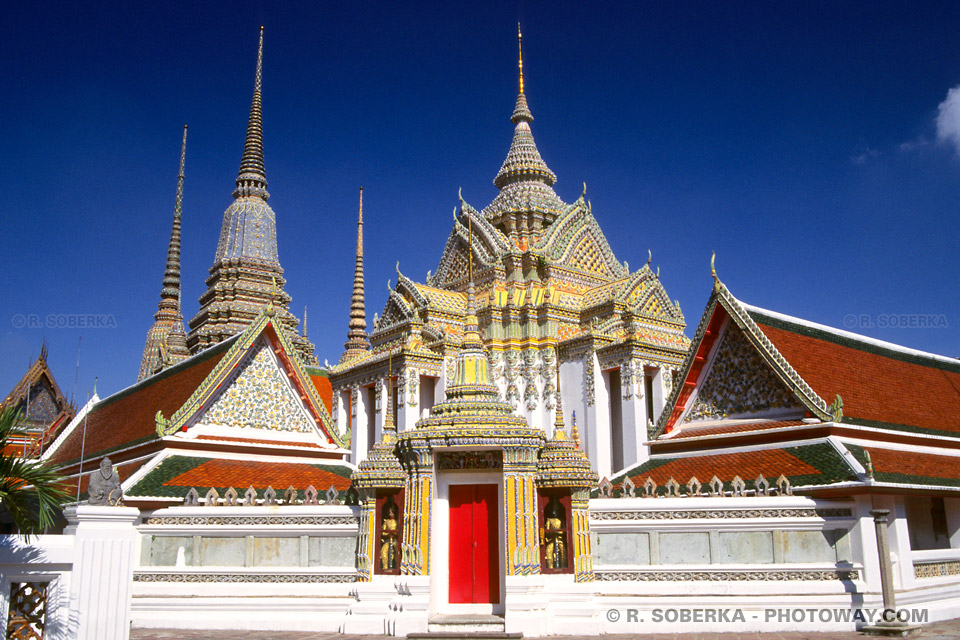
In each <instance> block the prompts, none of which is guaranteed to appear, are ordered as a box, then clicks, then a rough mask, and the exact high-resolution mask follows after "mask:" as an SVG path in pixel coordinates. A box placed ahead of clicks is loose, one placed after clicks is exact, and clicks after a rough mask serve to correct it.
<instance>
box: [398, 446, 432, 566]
mask: <svg viewBox="0 0 960 640" xmlns="http://www.w3.org/2000/svg"><path fill="white" fill-rule="evenodd" d="M406 466H407V482H406V485H405V489H406V491H405V493H406V508H405V509H404V510H403V542H402V544H401V546H400V573H402V574H403V575H412V576H422V575H428V574H429V573H430V521H431V518H432V516H433V455H432V453H431V452H430V451H425V450H418V451H414V452H412V453H410V454H409V457H408V459H407V464H406Z"/></svg>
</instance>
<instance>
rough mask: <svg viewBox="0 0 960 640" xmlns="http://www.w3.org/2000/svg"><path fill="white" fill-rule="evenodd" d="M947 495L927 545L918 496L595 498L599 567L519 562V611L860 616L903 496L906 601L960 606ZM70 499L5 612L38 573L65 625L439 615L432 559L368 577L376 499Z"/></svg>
mask: <svg viewBox="0 0 960 640" xmlns="http://www.w3.org/2000/svg"><path fill="white" fill-rule="evenodd" d="M947 502H948V503H949V509H948V515H949V518H948V519H949V521H950V525H951V531H952V532H953V535H952V541H951V542H952V544H953V548H949V549H926V550H913V549H911V546H910V545H911V543H910V537H911V531H910V526H909V525H908V522H907V516H908V514H909V512H910V511H912V510H915V509H914V507H911V501H910V498H909V497H906V498H905V497H902V496H887V497H874V498H873V499H869V498H855V499H849V500H844V499H837V500H825V499H811V498H806V497H798V496H753V497H712V498H711V497H694V498H688V497H661V498H602V499H594V500H592V501H591V503H590V516H591V521H590V526H591V532H592V533H591V535H592V536H593V563H594V567H593V569H594V575H595V581H593V582H587V583H579V584H576V583H574V581H573V576H572V575H534V576H508V577H507V578H506V580H505V582H506V584H505V589H504V593H505V594H506V598H505V600H506V601H505V610H504V616H503V617H504V622H505V629H506V630H507V631H508V632H510V631H522V632H523V633H524V634H525V635H529V636H538V635H555V634H567V635H569V634H571V633H579V634H605V633H611V634H613V633H639V632H646V633H651V632H680V631H712V632H718V631H730V632H744V631H791V630H806V631H828V630H853V629H856V628H858V627H859V626H863V623H864V622H871V621H876V620H874V618H875V617H876V616H877V615H879V613H880V612H881V611H882V608H883V607H882V598H881V585H880V564H879V555H878V551H877V549H878V547H877V538H876V533H875V524H874V518H873V517H872V516H871V514H870V511H871V509H875V508H877V507H883V508H889V509H890V510H891V521H890V524H889V526H888V537H889V548H890V558H891V561H892V565H891V566H892V569H893V582H894V586H895V588H896V601H897V607H898V609H900V610H902V611H904V612H906V613H905V614H904V615H908V616H910V618H911V620H912V621H918V622H921V623H922V622H935V621H938V620H944V619H949V618H955V617H960V548H957V546H958V545H957V544H956V543H957V542H958V540H957V528H958V527H957V524H958V519H960V510H958V506H960V505H958V504H957V501H956V500H952V499H948V500H947ZM68 517H69V519H70V525H69V526H68V527H67V529H66V530H65V531H64V533H63V534H62V535H45V536H39V537H35V538H33V539H31V540H30V541H29V542H26V543H25V542H23V541H22V540H19V539H18V538H15V537H12V536H6V537H4V538H3V539H2V543H0V574H2V585H0V589H2V591H0V597H2V600H0V615H2V616H3V618H4V619H5V620H8V621H9V620H11V619H13V618H15V617H16V616H17V615H19V614H20V613H22V612H21V611H20V610H19V609H18V607H20V608H22V607H23V606H25V605H24V599H25V596H24V594H25V593H26V594H27V597H26V601H27V602H30V601H31V600H30V597H29V595H30V593H31V589H32V590H33V593H34V594H35V595H34V597H33V600H32V602H33V604H34V606H36V601H37V600H38V599H40V598H41V597H42V600H43V603H42V606H43V607H44V608H45V613H44V624H45V627H46V628H45V632H46V636H45V637H47V638H52V639H55V638H98V639H107V638H126V637H128V634H129V629H130V626H131V625H132V626H133V627H137V628H167V629H169V628H181V629H262V630H281V629H284V630H309V631H329V632H338V631H342V632H348V633H387V634H396V635H404V634H406V633H412V632H417V631H426V630H427V629H428V626H429V625H428V619H429V617H430V615H431V610H430V576H404V575H400V576H375V577H374V579H373V581H371V582H356V575H357V574H356V571H355V569H354V566H355V563H356V546H357V536H358V523H359V508H358V507H352V506H345V505H336V504H326V505H325V504H319V505H292V506H271V507H263V506H209V507H208V506H189V507H187V506H181V507H171V508H165V509H159V510H156V511H149V512H148V511H144V512H140V511H139V510H137V509H132V508H124V507H90V506H81V507H77V508H71V509H68ZM913 535H914V538H915V539H916V538H917V531H914V534H913ZM31 585H32V586H31ZM18 594H19V595H18ZM11 596H13V598H11ZM18 598H19V600H18ZM857 611H859V612H860V613H859V614H856V613H854V614H852V615H847V614H844V613H843V612H857Z"/></svg>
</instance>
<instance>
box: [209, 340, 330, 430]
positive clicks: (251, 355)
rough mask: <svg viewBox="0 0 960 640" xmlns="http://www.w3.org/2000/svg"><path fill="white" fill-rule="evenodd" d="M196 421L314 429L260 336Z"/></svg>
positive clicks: (219, 424) (271, 352)
mask: <svg viewBox="0 0 960 640" xmlns="http://www.w3.org/2000/svg"><path fill="white" fill-rule="evenodd" d="M198 421H199V422H202V423H204V424H210V425H218V426H224V427H245V428H253V429H267V430H273V431H287V432H300V433H312V432H313V431H314V430H315V428H316V427H315V425H314V421H313V419H312V418H311V417H310V414H309V413H308V412H307V410H306V409H305V407H304V406H303V403H302V402H301V401H300V399H299V397H298V396H297V394H296V393H295V392H294V388H293V385H291V383H290V381H289V379H288V377H287V375H286V372H285V371H284V370H283V369H282V367H281V366H280V363H279V362H278V361H277V358H276V357H275V356H274V355H273V351H272V349H270V348H269V345H268V343H267V342H266V341H265V339H264V338H263V337H261V338H260V339H259V340H257V342H256V344H255V345H254V347H253V348H252V349H250V350H249V352H248V353H247V354H246V356H245V357H244V359H243V360H242V361H241V362H240V364H239V365H238V366H237V372H236V373H235V374H234V376H233V377H232V379H231V380H229V381H228V382H227V385H226V388H225V389H224V390H223V391H222V392H221V393H220V395H219V396H218V397H217V398H216V399H215V400H214V401H213V403H212V404H211V405H210V408H209V409H207V410H206V411H205V412H204V413H203V414H202V415H201V416H200V417H199V420H198Z"/></svg>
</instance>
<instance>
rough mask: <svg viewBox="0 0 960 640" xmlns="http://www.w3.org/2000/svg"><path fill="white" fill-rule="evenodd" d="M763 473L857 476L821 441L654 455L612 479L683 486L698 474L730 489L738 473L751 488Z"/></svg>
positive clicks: (803, 480)
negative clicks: (690, 454)
mask: <svg viewBox="0 0 960 640" xmlns="http://www.w3.org/2000/svg"><path fill="white" fill-rule="evenodd" d="M761 474H762V475H763V477H764V478H766V479H767V480H768V481H769V482H770V483H771V484H773V483H775V482H776V479H777V478H778V477H779V476H780V475H784V476H786V477H787V479H788V480H789V481H790V483H791V485H793V486H795V487H797V486H806V485H824V484H832V483H835V482H842V481H849V480H856V479H857V478H856V474H855V473H854V471H853V469H851V468H850V466H849V465H848V464H847V463H846V462H845V461H844V460H843V458H842V457H841V456H840V454H839V453H838V452H837V450H836V449H834V448H833V446H831V445H830V444H829V443H817V444H809V445H800V446H796V447H784V448H780V449H756V450H752V451H738V452H734V453H715V454H705V455H694V456H684V457H664V458H654V459H651V460H648V461H647V462H645V463H643V464H641V465H640V466H637V467H634V468H632V469H628V470H627V471H626V473H623V474H619V475H617V476H616V477H614V478H613V480H612V482H613V483H614V485H616V486H617V487H619V486H620V484H621V483H622V482H623V479H624V477H625V476H629V477H630V479H631V480H632V481H633V483H634V484H635V485H636V486H637V487H640V486H642V485H643V483H644V482H646V480H647V478H653V481H654V482H656V483H657V484H658V485H659V486H663V485H664V484H665V483H666V482H667V481H668V480H669V479H670V478H673V479H674V480H676V481H677V482H679V483H680V484H681V485H683V484H686V483H687V482H688V481H689V480H690V478H692V477H694V476H695V477H696V478H697V479H698V480H699V481H700V482H701V483H702V484H704V485H706V484H707V483H708V482H710V480H711V479H712V478H713V476H717V478H719V479H720V480H721V481H722V482H723V483H724V485H725V486H726V488H727V489H729V488H730V482H731V481H732V480H733V478H734V476H740V478H742V479H743V480H744V482H745V483H746V485H747V488H748V489H749V488H753V483H754V481H755V480H756V479H757V477H758V476H759V475H761Z"/></svg>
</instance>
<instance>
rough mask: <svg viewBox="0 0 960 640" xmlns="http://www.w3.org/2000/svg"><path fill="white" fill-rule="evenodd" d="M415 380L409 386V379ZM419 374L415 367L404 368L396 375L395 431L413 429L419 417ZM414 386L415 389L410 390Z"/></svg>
mask: <svg viewBox="0 0 960 640" xmlns="http://www.w3.org/2000/svg"><path fill="white" fill-rule="evenodd" d="M413 379H415V380H416V382H415V383H413V386H411V380H413ZM419 387H420V374H419V373H418V372H417V370H416V369H413V368H405V369H403V370H402V371H401V372H400V375H399V376H398V377H397V387H396V390H395V393H396V399H397V403H396V411H397V431H399V432H402V431H407V430H408V429H413V428H414V426H416V424H417V420H419V419H420V389H419ZM412 388H415V389H416V391H413V392H411V389H412Z"/></svg>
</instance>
